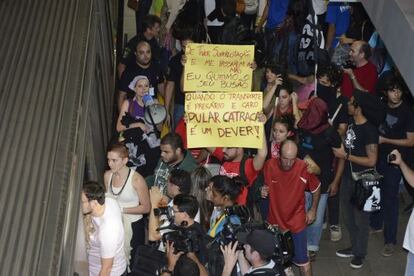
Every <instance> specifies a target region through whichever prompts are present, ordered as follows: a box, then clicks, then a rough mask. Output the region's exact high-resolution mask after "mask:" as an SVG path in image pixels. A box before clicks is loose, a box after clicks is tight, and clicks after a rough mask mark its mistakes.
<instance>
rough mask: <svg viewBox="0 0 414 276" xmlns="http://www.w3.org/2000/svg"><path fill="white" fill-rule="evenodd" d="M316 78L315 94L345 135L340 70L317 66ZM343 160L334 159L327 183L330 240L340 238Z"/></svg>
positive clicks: (345, 109) (331, 122) (344, 105)
mask: <svg viewBox="0 0 414 276" xmlns="http://www.w3.org/2000/svg"><path fill="white" fill-rule="evenodd" d="M316 76H317V78H318V84H317V95H318V97H320V98H321V99H322V100H324V101H325V102H326V104H327V105H328V119H329V123H330V124H331V125H332V126H333V127H334V128H335V129H336V130H337V131H338V133H339V134H340V135H341V137H344V136H345V132H346V129H347V127H348V118H349V116H348V110H347V109H348V108H347V105H348V104H347V103H348V100H347V98H346V97H344V96H343V95H342V94H341V91H340V87H341V84H342V70H340V69H339V68H338V67H337V66H335V65H334V64H329V65H327V66H323V65H321V66H319V67H318V72H317V74H316ZM344 165H345V161H344V160H343V159H336V160H335V163H334V166H335V177H334V179H333V180H332V182H331V183H330V185H329V188H328V192H329V198H328V222H329V224H330V227H329V231H330V236H331V237H330V238H331V241H334V242H336V241H339V240H341V239H342V229H341V226H340V225H339V194H338V191H339V184H340V182H341V178H342V174H343V171H344Z"/></svg>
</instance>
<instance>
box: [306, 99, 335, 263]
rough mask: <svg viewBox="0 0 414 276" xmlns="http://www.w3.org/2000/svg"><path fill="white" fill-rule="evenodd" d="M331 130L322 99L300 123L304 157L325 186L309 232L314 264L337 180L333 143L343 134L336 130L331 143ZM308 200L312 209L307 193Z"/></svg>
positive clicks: (309, 110)
mask: <svg viewBox="0 0 414 276" xmlns="http://www.w3.org/2000/svg"><path fill="white" fill-rule="evenodd" d="M330 128H331V126H330V125H329V123H328V106H327V104H326V103H325V102H324V101H323V100H322V99H321V98H317V97H315V98H313V99H312V100H311V101H310V103H309V106H308V109H307V110H306V111H305V112H304V113H303V115H302V118H301V120H300V121H299V122H298V129H299V130H298V133H299V135H298V136H299V144H298V146H299V151H300V156H301V158H302V159H303V160H304V161H305V162H306V163H307V164H308V171H309V172H311V173H314V174H315V175H317V177H318V179H319V180H320V182H321V188H320V191H321V196H320V198H319V202H318V207H317V212H316V219H315V221H314V222H313V223H312V224H310V225H308V227H307V229H306V236H307V247H308V251H309V257H310V258H311V260H313V259H314V258H315V257H316V254H317V252H318V251H319V242H320V239H321V234H322V226H323V219H324V216H325V209H326V203H327V201H328V195H329V194H328V190H329V188H330V185H331V183H332V181H333V179H334V170H333V158H334V155H333V152H332V149H331V144H330V143H329V140H336V141H340V140H341V138H340V137H339V133H337V132H336V130H335V129H332V130H331V131H330V133H331V134H332V135H336V137H335V138H332V139H328V134H327V133H328V131H329V130H330ZM338 144H340V142H338ZM309 159H311V161H310V162H312V161H313V162H314V163H315V164H316V166H318V167H319V173H316V172H315V171H313V170H310V168H309V165H310V164H309V163H310V162H309V161H308V160H309ZM311 164H312V163H311ZM305 198H306V207H307V209H310V208H311V206H312V201H313V196H312V193H310V192H305Z"/></svg>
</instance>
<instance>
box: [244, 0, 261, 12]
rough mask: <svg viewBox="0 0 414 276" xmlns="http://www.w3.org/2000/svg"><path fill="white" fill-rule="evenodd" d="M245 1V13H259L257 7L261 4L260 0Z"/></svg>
mask: <svg viewBox="0 0 414 276" xmlns="http://www.w3.org/2000/svg"><path fill="white" fill-rule="evenodd" d="M244 3H245V6H246V7H245V8H244V13H245V14H249V15H251V14H256V13H257V8H258V6H259V1H258V0H244Z"/></svg>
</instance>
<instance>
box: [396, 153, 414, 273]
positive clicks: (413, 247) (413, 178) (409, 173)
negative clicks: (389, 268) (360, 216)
mask: <svg viewBox="0 0 414 276" xmlns="http://www.w3.org/2000/svg"><path fill="white" fill-rule="evenodd" d="M391 154H392V155H393V158H392V159H393V160H392V161H391V164H394V165H398V166H399V167H400V169H401V172H402V174H403V176H404V178H405V179H406V180H407V182H408V184H410V186H411V187H414V171H413V170H412V169H411V168H410V167H408V165H407V164H406V163H405V162H404V160H403V159H402V158H401V153H400V152H399V151H398V150H393V151H392V152H391ZM413 214H414V212H411V216H410V220H409V221H408V224H407V229H406V230H405V236H404V242H403V247H404V248H405V249H407V250H408V255H407V266H406V268H405V275H406V276H408V275H413V274H414V215H413Z"/></svg>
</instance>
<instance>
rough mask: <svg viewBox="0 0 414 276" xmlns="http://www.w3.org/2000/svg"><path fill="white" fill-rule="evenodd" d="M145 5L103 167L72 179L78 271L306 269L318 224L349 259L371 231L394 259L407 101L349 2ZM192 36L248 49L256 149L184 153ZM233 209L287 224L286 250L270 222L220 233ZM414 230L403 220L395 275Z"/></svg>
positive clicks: (408, 132) (409, 155) (358, 264)
mask: <svg viewBox="0 0 414 276" xmlns="http://www.w3.org/2000/svg"><path fill="white" fill-rule="evenodd" d="M151 2H152V1H151V0H139V1H138V10H137V11H136V19H137V20H136V22H137V35H136V36H134V37H133V38H131V39H130V40H129V41H128V43H127V44H126V45H125V49H124V52H123V54H122V57H121V59H120V62H119V64H118V66H117V73H118V77H119V81H118V85H117V87H118V91H117V93H118V94H117V97H116V98H117V105H116V106H117V111H118V114H119V115H118V118H117V120H116V122H115V126H116V138H114V139H113V140H114V143H112V144H111V145H110V146H109V147H108V151H107V159H108V167H109V170H108V171H107V172H105V175H104V183H102V184H103V185H100V184H99V183H95V182H88V183H85V185H84V187H83V193H82V207H83V212H84V214H85V226H86V227H85V231H86V236H87V247H88V257H89V271H90V274H91V275H128V274H130V275H151V274H144V272H143V271H145V269H146V268H148V267H151V265H152V263H156V265H158V266H160V267H159V269H158V270H157V271H158V272H157V273H158V275H222V276H226V275H259V274H260V275H293V273H294V272H293V270H292V269H291V268H292V266H296V267H298V269H297V270H299V272H300V274H301V275H312V266H311V263H312V262H314V261H317V254H318V252H319V250H320V246H319V244H320V240H321V235H322V231H323V228H324V225H328V229H329V232H330V233H329V234H330V239H331V241H332V242H337V241H339V240H341V239H342V232H343V231H344V230H345V229H346V231H347V232H348V233H349V237H350V241H349V247H347V248H344V249H341V250H338V251H337V252H336V255H337V256H338V257H343V258H350V266H351V267H352V268H354V269H360V268H362V267H363V265H364V261H365V259H366V256H367V254H372V253H374V252H368V237H369V234H370V233H375V232H383V235H384V247H383V249H382V251H381V254H382V255H383V256H384V257H392V255H393V254H394V252H395V250H396V244H397V229H398V226H399V223H398V215H399V212H400V208H399V192H400V187H401V186H403V185H404V184H405V186H406V189H407V190H408V192H409V194H410V195H414V193H413V188H411V186H413V185H414V181H413V179H412V178H413V175H414V172H412V170H411V169H410V167H412V165H413V164H414V152H413V147H414V122H413V121H412V120H411V118H414V113H413V110H412V103H413V101H412V97H411V93H410V91H409V89H408V88H407V87H406V85H405V83H404V80H403V79H402V77H401V76H400V74H399V72H398V69H397V68H396V67H395V65H394V64H393V62H392V59H391V57H390V55H389V54H388V53H387V51H386V48H385V45H384V43H383V42H382V40H381V38H380V36H379V34H378V33H377V31H376V30H375V27H374V26H373V24H372V22H371V20H370V18H369V16H368V15H367V13H366V12H365V10H364V8H363V6H362V4H360V3H351V4H349V3H342V2H327V1H325V0H312V1H311V0H267V2H266V5H265V7H264V10H263V12H262V14H261V15H260V16H259V15H258V13H259V1H258V0H203V1H201V0H175V1H168V0H166V1H165V2H164V1H162V2H163V9H162V12H161V14H160V16H157V15H154V14H149V11H150V7H151ZM154 2H157V1H154ZM157 3H158V2H157ZM153 4H154V3H153ZM192 42H196V43H214V44H232V45H250V44H251V45H254V46H255V60H254V63H253V64H252V69H253V84H252V88H251V91H262V92H263V112H262V113H261V114H259V116H258V118H259V119H258V120H260V122H261V123H263V125H264V130H265V131H264V137H263V145H262V146H261V148H259V149H247V148H239V147H225V148H221V147H215V148H191V149H189V148H187V135H186V116H185V110H184V106H185V97H184V93H202V91H199V92H194V91H184V89H183V87H184V86H183V82H184V79H183V72H184V67H185V64H186V56H185V49H186V46H187V45H188V43H192ZM158 105H161V106H163V107H164V108H165V110H166V116H165V119H164V120H161V121H156V122H155V121H154V119H153V118H152V117H151V116H150V118H149V116H148V113H149V111H148V110H149V109H150V107H151V106H158ZM115 140H116V141H115ZM232 210H233V211H234V212H233V211H232ZM243 214H247V215H245V216H244V215H243ZM340 214H341V215H340ZM246 219H247V221H250V220H251V221H260V223H262V224H263V225H277V226H278V229H280V230H281V232H286V231H288V232H289V237H290V240H291V242H292V244H293V248H292V249H291V257H290V259H289V260H288V261H283V262H279V261H280V259H276V258H275V252H277V250H278V248H277V246H276V245H277V243H276V242H275V234H274V233H273V232H272V231H270V230H269V229H262V228H260V229H254V230H253V229H250V231H248V232H247V233H245V235H243V233H240V234H239V235H235V237H236V239H235V240H234V241H232V242H230V243H223V242H219V241H222V240H223V236H225V235H224V234H222V232H223V231H229V230H228V228H229V225H230V226H234V225H239V226H240V225H243V224H244V223H245V222H246V221H245V220H246ZM344 227H345V229H344ZM413 229H414V223H413V218H412V217H411V218H410V221H409V223H408V227H407V232H406V236H405V240H404V248H406V249H407V250H408V251H409V254H408V259H407V268H406V275H413V273H414V272H413V271H414V261H413V260H414V259H413V253H412V252H414V245H412V242H411V241H412V239H413V237H414V232H413V231H414V230H413ZM171 232H174V233H178V234H171ZM183 233H185V234H183ZM189 233H190V234H189ZM179 234H180V235H181V234H182V235H184V236H185V235H188V236H186V237H187V238H188V239H189V240H191V241H194V240H195V241H197V246H194V244H193V243H190V244H191V245H192V246H190V247H191V248H188V246H189V245H188V244H189V243H185V245H186V246H184V247H185V248H181V247H180V246H178V244H179V243H178V242H177V241H178V240H180V239H181V238H182V237H181V236H180V235H179ZM174 235H178V238H177V236H174ZM152 250H153V251H152ZM148 252H151V253H148ZM163 252H165V253H163ZM157 259H158V260H157ZM161 259H163V260H164V259H165V260H164V261H161ZM161 264H162V265H161ZM156 265H155V266H156ZM148 273H149V272H148ZM153 275H155V274H153Z"/></svg>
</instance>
